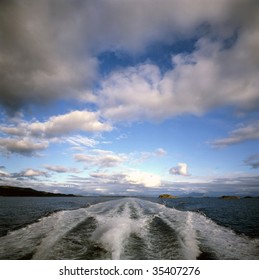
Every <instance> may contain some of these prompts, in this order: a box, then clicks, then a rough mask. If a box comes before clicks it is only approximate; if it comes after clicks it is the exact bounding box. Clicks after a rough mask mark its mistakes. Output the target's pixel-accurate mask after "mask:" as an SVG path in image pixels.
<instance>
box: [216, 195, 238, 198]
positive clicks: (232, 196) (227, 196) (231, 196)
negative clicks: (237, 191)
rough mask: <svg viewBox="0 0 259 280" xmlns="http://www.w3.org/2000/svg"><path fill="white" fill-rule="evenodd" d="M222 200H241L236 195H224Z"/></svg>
mask: <svg viewBox="0 0 259 280" xmlns="http://www.w3.org/2000/svg"><path fill="white" fill-rule="evenodd" d="M220 198H221V199H240V197H239V196H235V195H223V196H221V197H220Z"/></svg>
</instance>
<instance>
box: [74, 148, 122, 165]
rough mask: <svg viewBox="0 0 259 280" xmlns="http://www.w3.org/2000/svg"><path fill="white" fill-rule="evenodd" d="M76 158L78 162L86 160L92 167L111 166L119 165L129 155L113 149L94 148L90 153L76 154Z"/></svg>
mask: <svg viewBox="0 0 259 280" xmlns="http://www.w3.org/2000/svg"><path fill="white" fill-rule="evenodd" d="M74 159H75V160H76V161H78V162H84V163H85V164H86V165H87V166H90V167H98V168H109V167H116V166H119V165H120V164H122V163H123V162H124V161H125V160H126V159H127V157H126V156H125V155H124V154H115V153H114V152H112V151H105V150H97V149H94V150H92V151H91V153H89V154H75V155H74Z"/></svg>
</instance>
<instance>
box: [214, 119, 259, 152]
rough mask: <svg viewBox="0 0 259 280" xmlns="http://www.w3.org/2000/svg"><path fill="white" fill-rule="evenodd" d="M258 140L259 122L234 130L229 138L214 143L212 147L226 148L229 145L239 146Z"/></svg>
mask: <svg viewBox="0 0 259 280" xmlns="http://www.w3.org/2000/svg"><path fill="white" fill-rule="evenodd" d="M256 139H259V121H256V122H253V123H250V124H248V125H246V126H242V127H240V128H238V129H235V130H233V131H232V132H231V133H230V135H229V137H226V138H222V139H218V140H215V141H213V142H212V146H213V147H215V148H224V147H227V146H229V145H234V144H239V143H242V142H245V141H249V140H256Z"/></svg>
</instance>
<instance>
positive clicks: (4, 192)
mask: <svg viewBox="0 0 259 280" xmlns="http://www.w3.org/2000/svg"><path fill="white" fill-rule="evenodd" d="M0 196H47V197H51V196H70V197H76V196H77V195H73V194H62V193H51V192H44V191H36V190H34V189H31V188H20V187H12V186H0Z"/></svg>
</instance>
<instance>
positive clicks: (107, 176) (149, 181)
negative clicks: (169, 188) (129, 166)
mask: <svg viewBox="0 0 259 280" xmlns="http://www.w3.org/2000/svg"><path fill="white" fill-rule="evenodd" d="M90 176H91V177H92V178H94V179H97V180H98V182H100V183H105V184H114V185H118V186H125V187H126V186H127V187H129V186H136V187H140V188H141V187H145V188H159V187H160V186H161V185H162V182H161V177H160V176H159V175H157V174H154V173H150V172H144V171H140V170H127V172H125V171H122V172H121V173H107V172H103V173H101V172H97V173H91V174H90Z"/></svg>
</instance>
